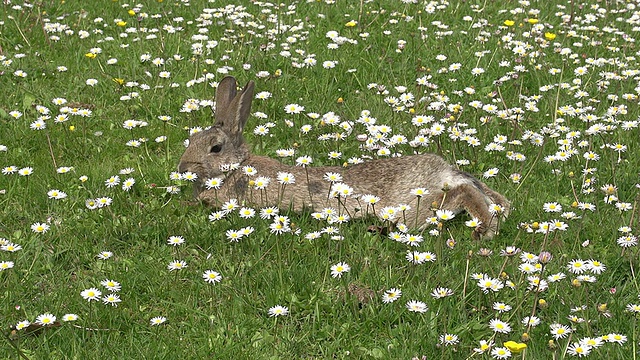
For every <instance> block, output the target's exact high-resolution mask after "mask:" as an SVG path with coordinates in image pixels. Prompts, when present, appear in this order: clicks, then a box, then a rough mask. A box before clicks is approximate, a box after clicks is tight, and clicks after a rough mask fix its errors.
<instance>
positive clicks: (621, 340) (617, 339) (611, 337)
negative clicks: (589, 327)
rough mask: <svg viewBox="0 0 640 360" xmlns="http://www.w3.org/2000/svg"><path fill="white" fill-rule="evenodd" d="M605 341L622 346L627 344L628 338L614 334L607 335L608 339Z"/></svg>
mask: <svg viewBox="0 0 640 360" xmlns="http://www.w3.org/2000/svg"><path fill="white" fill-rule="evenodd" d="M603 338H604V337H603ZM603 340H606V341H607V342H610V343H613V342H614V343H618V344H620V345H622V344H624V343H626V342H627V337H626V336H625V335H621V334H615V333H613V334H608V335H606V339H603Z"/></svg>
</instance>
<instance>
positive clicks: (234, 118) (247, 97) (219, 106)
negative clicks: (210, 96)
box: [215, 76, 255, 138]
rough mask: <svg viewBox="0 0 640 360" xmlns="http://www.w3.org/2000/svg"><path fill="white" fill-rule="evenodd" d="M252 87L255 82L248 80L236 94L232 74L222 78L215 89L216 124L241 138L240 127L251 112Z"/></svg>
mask: <svg viewBox="0 0 640 360" xmlns="http://www.w3.org/2000/svg"><path fill="white" fill-rule="evenodd" d="M254 88H255V83H254V82H253V81H249V82H248V83H247V85H246V86H245V87H244V89H242V92H241V93H240V94H237V90H236V79H234V78H233V77H232V76H227V77H225V78H224V79H222V81H220V84H218V90H217V91H216V113H215V118H216V125H219V126H221V127H222V128H225V129H227V130H229V131H230V132H231V133H232V134H235V135H239V138H242V129H243V128H244V125H245V124H246V122H247V119H248V118H249V113H250V112H251V101H252V100H253V90H254Z"/></svg>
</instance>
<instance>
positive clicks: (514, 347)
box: [503, 341, 527, 354]
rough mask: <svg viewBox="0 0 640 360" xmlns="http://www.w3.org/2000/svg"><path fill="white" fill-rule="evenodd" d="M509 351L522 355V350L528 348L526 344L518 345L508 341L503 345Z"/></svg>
mask: <svg viewBox="0 0 640 360" xmlns="http://www.w3.org/2000/svg"><path fill="white" fill-rule="evenodd" d="M503 345H504V346H505V347H506V348H507V349H509V350H510V351H511V353H513V354H517V353H520V352H521V351H522V350H524V349H526V348H527V344H525V343H517V342H515V341H507V342H506V343H504V344H503Z"/></svg>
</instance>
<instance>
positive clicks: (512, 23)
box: [504, 20, 515, 26]
mask: <svg viewBox="0 0 640 360" xmlns="http://www.w3.org/2000/svg"><path fill="white" fill-rule="evenodd" d="M504 24H505V25H507V26H513V25H514V24H515V21H513V20H505V21H504Z"/></svg>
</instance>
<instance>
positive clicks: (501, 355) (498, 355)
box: [491, 347, 511, 359]
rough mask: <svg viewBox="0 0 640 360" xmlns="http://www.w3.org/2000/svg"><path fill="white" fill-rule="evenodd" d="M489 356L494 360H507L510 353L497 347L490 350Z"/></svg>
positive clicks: (504, 348) (503, 348)
mask: <svg viewBox="0 0 640 360" xmlns="http://www.w3.org/2000/svg"><path fill="white" fill-rule="evenodd" d="M491 356H493V358H494V359H508V358H510V357H511V351H510V350H509V349H507V348H506V347H497V348H493V350H491Z"/></svg>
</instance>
